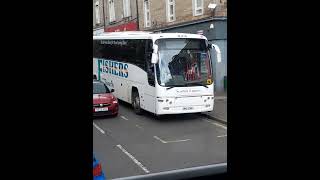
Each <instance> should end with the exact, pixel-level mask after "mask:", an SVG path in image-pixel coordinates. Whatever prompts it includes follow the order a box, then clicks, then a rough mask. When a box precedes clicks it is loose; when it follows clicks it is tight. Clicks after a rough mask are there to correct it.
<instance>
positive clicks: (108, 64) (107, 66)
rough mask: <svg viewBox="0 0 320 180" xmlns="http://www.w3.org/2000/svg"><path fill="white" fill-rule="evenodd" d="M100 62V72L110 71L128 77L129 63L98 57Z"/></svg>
mask: <svg viewBox="0 0 320 180" xmlns="http://www.w3.org/2000/svg"><path fill="white" fill-rule="evenodd" d="M98 63H99V66H100V69H99V70H100V72H103V73H109V74H112V75H116V76H120V77H124V78H128V76H129V73H128V64H126V63H121V62H116V61H111V60H104V59H98Z"/></svg>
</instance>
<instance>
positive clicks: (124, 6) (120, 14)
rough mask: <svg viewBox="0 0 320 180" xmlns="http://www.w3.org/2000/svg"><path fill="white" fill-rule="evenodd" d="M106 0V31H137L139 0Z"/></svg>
mask: <svg viewBox="0 0 320 180" xmlns="http://www.w3.org/2000/svg"><path fill="white" fill-rule="evenodd" d="M104 1H105V4H106V5H105V12H106V18H105V22H106V25H105V32H117V31H137V30H139V27H138V17H137V2H138V0H104Z"/></svg>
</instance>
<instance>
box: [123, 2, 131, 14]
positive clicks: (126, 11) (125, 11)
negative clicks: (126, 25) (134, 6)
mask: <svg viewBox="0 0 320 180" xmlns="http://www.w3.org/2000/svg"><path fill="white" fill-rule="evenodd" d="M122 6H123V17H124V18H126V17H130V16H131V8H130V7H131V2H130V0H122Z"/></svg>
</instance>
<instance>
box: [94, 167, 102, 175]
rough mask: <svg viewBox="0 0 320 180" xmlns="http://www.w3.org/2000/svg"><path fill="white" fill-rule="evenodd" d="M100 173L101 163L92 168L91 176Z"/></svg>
mask: <svg viewBox="0 0 320 180" xmlns="http://www.w3.org/2000/svg"><path fill="white" fill-rule="evenodd" d="M101 174H102V169H101V164H97V165H96V166H95V167H94V168H93V176H100V175H101Z"/></svg>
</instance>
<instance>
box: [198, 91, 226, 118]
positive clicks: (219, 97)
mask: <svg viewBox="0 0 320 180" xmlns="http://www.w3.org/2000/svg"><path fill="white" fill-rule="evenodd" d="M203 115H204V116H206V117H207V118H210V119H214V120H217V121H219V122H221V123H224V124H227V93H225V92H220V93H219V92H217V93H215V99H214V108H213V111H211V112H206V113H203Z"/></svg>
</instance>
